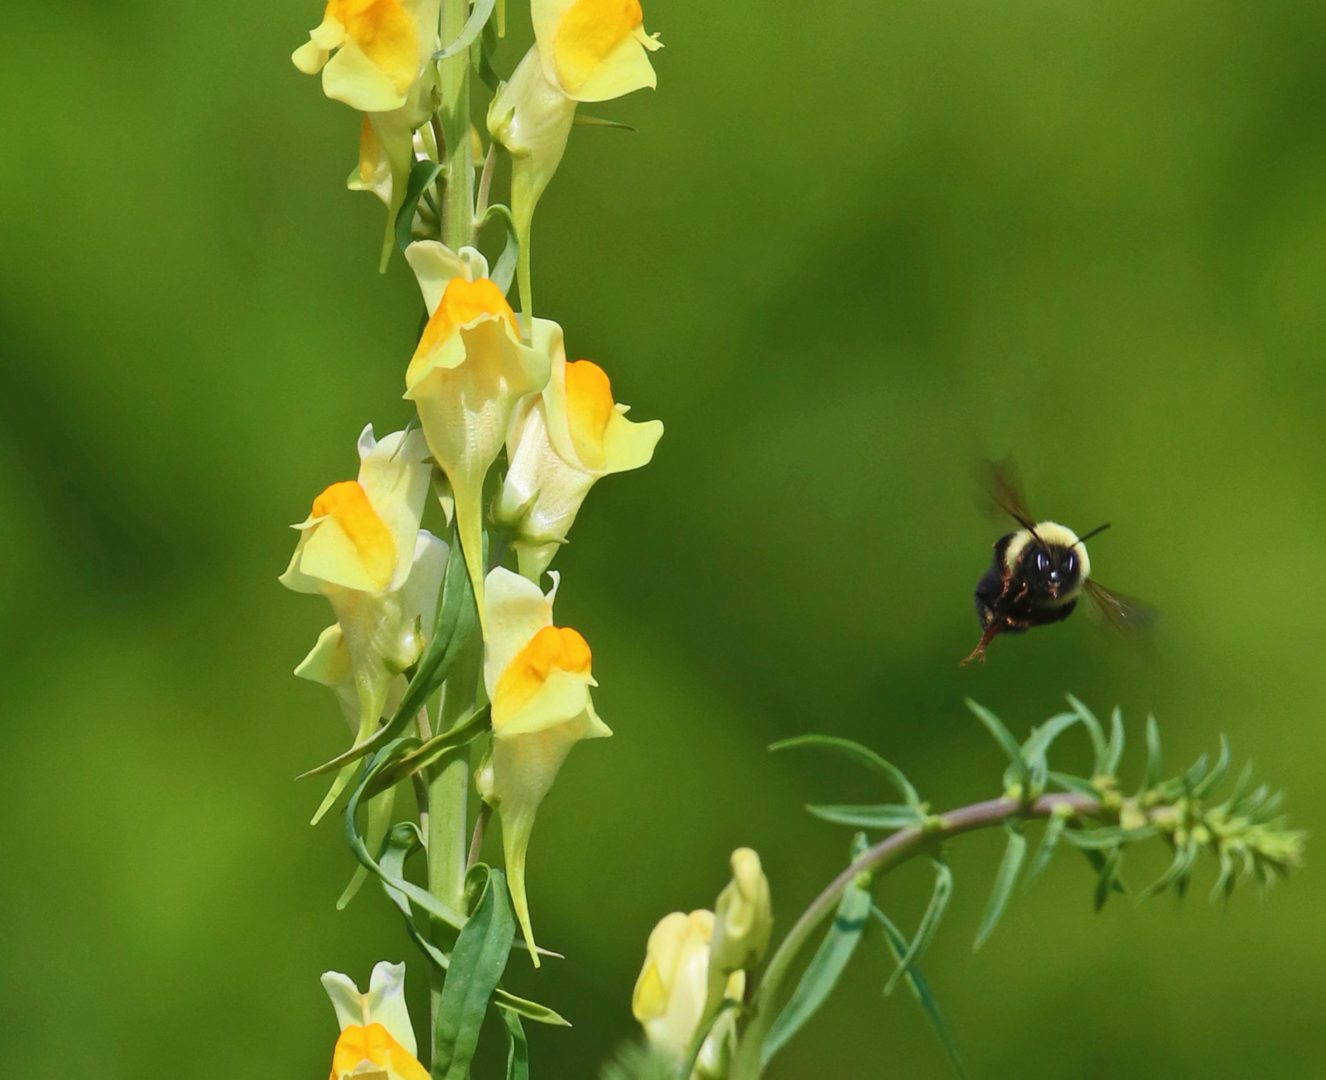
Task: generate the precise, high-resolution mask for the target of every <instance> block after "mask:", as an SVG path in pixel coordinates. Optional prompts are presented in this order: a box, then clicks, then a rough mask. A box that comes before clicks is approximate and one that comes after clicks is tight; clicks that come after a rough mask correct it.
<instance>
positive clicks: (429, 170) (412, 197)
mask: <svg viewBox="0 0 1326 1080" xmlns="http://www.w3.org/2000/svg"><path fill="white" fill-rule="evenodd" d="M441 171H442V166H441V165H439V164H438V163H437V162H436V161H416V162H415V163H414V164H413V165H412V166H411V167H410V179H409V181H408V183H407V184H406V185H405V201H404V202H402V203H401V208H400V209H399V210H398V211H396V246H397V247H398V248H400V249H401V250H402V251H404V250H405V249H406V248H407V247H409V246H410V245H411V244H412V243H414V212H415V210H416V209H418V207H419V200H420V199H421V198H422V197H423V194H424V192H425V191H427V190H428V188H429V185H430V184H432V182H433V181H434V180H436V179H437V174H438V173H440V172H441ZM387 250H388V251H390V250H391V247H390V241H388V247H387Z"/></svg>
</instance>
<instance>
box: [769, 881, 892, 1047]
mask: <svg viewBox="0 0 1326 1080" xmlns="http://www.w3.org/2000/svg"><path fill="white" fill-rule="evenodd" d="M870 908H871V898H870V877H869V875H861V876H860V877H859V878H858V879H857V880H855V881H853V882H852V883H851V884H849V885H848V886H847V888H846V889H845V890H844V892H843V896H842V899H841V900H840V901H839V902H838V910H837V912H836V913H835V914H834V917H833V922H832V923H830V924H829V929H828V931H827V932H826V933H825V935H824V939H823V940H822V941H821V942H820V947H819V949H818V950H816V952H815V955H814V956H813V957H811V960H810V963H809V964H807V965H806V970H805V972H804V973H803V974H802V976H801V981H800V982H798V983H797V986H796V989H795V990H793V991H792V996H791V997H790V998H789V999H788V1002H787V1004H786V1005H785V1006H784V1007H783V1011H782V1012H781V1013H779V1014H778V1019H776V1020H775V1021H774V1022H773V1025H772V1026H771V1027H770V1028H769V1033H768V1035H766V1036H765V1039H764V1046H763V1051H762V1058H763V1062H764V1064H766V1065H767V1064H768V1063H769V1061H770V1060H771V1059H772V1058H773V1056H774V1055H775V1054H777V1053H778V1051H779V1050H781V1049H782V1048H783V1047H784V1046H785V1045H787V1042H788V1041H789V1040H790V1039H791V1038H792V1036H793V1035H795V1034H796V1033H797V1032H798V1031H800V1030H801V1028H802V1027H803V1026H804V1025H805V1023H806V1021H807V1020H809V1019H810V1018H811V1017H812V1016H814V1015H815V1013H816V1012H817V1011H818V1010H819V1008H820V1006H821V1005H823V1004H824V1002H825V1001H826V1000H827V999H828V996H829V994H831V993H832V992H833V988H834V987H835V986H836V985H837V983H838V979H839V977H840V976H841V975H842V973H843V969H844V968H845V967H846V966H847V961H849V960H850V959H851V958H852V954H853V953H854V952H855V951H856V947H857V945H859V944H860V942H861V935H862V934H863V933H864V932H865V928H866V922H867V920H868V919H869V917H870Z"/></svg>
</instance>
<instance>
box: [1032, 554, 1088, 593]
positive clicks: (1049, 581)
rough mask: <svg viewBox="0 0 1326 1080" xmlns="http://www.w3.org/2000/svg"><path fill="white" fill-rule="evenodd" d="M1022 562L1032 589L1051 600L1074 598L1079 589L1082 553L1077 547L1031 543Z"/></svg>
mask: <svg viewBox="0 0 1326 1080" xmlns="http://www.w3.org/2000/svg"><path fill="white" fill-rule="evenodd" d="M1025 561H1026V573H1027V577H1028V578H1029V579H1030V581H1031V584H1032V586H1033V587H1035V588H1036V589H1038V590H1039V591H1041V592H1044V593H1045V594H1046V595H1048V596H1049V597H1050V598H1051V599H1052V600H1060V599H1064V600H1066V599H1068V598H1069V597H1072V596H1076V595H1077V592H1078V590H1079V589H1081V587H1082V579H1083V565H1084V562H1085V553H1084V549H1083V548H1081V547H1080V546H1079V545H1073V546H1064V545H1061V544H1048V543H1044V542H1033V543H1032V544H1031V545H1030V546H1029V548H1028V550H1027V555H1026V560H1025Z"/></svg>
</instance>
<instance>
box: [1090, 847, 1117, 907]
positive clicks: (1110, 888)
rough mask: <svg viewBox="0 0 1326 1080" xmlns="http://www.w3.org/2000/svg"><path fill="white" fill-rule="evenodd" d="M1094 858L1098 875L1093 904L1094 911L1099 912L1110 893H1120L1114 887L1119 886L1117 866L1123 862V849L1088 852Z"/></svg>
mask: <svg viewBox="0 0 1326 1080" xmlns="http://www.w3.org/2000/svg"><path fill="white" fill-rule="evenodd" d="M1088 854H1094V855H1095V856H1096V859H1097V860H1098V861H1097V865H1098V866H1099V874H1098V876H1097V878H1096V895H1095V897H1094V903H1095V906H1096V910H1097V911H1099V910H1100V909H1101V908H1103V907H1104V906H1105V901H1107V900H1108V899H1109V898H1110V893H1112V892H1121V891H1122V890H1121V889H1119V888H1117V887H1116V886H1117V885H1118V884H1119V866H1120V864H1121V863H1122V862H1123V849H1122V848H1117V847H1116V848H1110V850H1109V851H1096V852H1088Z"/></svg>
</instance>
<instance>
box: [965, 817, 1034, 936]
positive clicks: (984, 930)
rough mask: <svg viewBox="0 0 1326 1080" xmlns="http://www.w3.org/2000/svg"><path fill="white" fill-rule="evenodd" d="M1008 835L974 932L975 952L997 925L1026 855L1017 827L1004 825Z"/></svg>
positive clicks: (1024, 841) (1025, 838)
mask: <svg viewBox="0 0 1326 1080" xmlns="http://www.w3.org/2000/svg"><path fill="white" fill-rule="evenodd" d="M1004 829H1005V831H1006V832H1007V833H1008V844H1007V845H1006V846H1005V848H1004V858H1003V861H1002V862H1001V863H1000V864H999V872H998V873H997V874H995V883H994V888H993V889H992V890H991V891H990V900H989V902H988V903H987V904H986V905H985V914H984V915H983V916H982V917H981V926H980V929H979V930H977V931H976V941H975V943H974V944H973V945H972V951H973V952H975V951H976V950H977V949H979V948H980V947H981V946H982V945H984V944H985V943H986V941H988V940H989V938H990V935H991V934H993V933H994V928H995V927H996V926H997V925H998V924H999V919H1000V916H1002V915H1003V914H1004V908H1006V907H1007V906H1008V898H1009V897H1010V896H1012V895H1013V886H1015V885H1016V884H1017V880H1018V873H1019V872H1020V871H1021V870H1022V860H1023V859H1024V858H1026V855H1027V837H1026V836H1025V835H1024V834H1023V833H1022V831H1021V830H1020V829H1019V828H1018V826H1016V825H1013V824H1011V823H1006V824H1005V825H1004Z"/></svg>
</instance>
